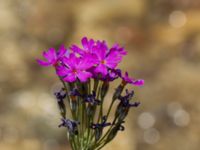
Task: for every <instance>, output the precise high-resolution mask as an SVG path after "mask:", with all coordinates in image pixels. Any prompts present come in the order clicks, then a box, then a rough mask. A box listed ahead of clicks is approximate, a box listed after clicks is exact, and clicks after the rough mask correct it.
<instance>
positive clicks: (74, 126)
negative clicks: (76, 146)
mask: <svg viewBox="0 0 200 150" xmlns="http://www.w3.org/2000/svg"><path fill="white" fill-rule="evenodd" d="M61 121H62V123H61V124H60V125H59V126H58V127H67V129H68V131H69V132H70V134H75V135H76V134H78V124H79V122H77V121H73V120H70V119H61Z"/></svg>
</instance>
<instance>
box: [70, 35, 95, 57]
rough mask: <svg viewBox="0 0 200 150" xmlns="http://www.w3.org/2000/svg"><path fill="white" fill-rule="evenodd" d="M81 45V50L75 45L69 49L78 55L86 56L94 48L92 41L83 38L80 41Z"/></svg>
mask: <svg viewBox="0 0 200 150" xmlns="http://www.w3.org/2000/svg"><path fill="white" fill-rule="evenodd" d="M81 43H82V47H83V48H79V47H78V46H76V45H72V46H71V47H70V49H71V50H72V51H73V52H75V53H78V54H80V55H84V54H88V53H93V48H94V46H95V41H94V40H93V39H89V40H88V39H87V37H83V38H82V40H81Z"/></svg>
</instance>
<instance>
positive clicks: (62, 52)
mask: <svg viewBox="0 0 200 150" xmlns="http://www.w3.org/2000/svg"><path fill="white" fill-rule="evenodd" d="M66 52H67V49H66V48H65V46H64V44H63V45H61V46H60V48H59V50H58V55H57V56H58V58H60V57H62V56H64V55H65V54H66Z"/></svg>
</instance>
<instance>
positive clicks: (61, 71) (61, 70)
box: [56, 66, 71, 76]
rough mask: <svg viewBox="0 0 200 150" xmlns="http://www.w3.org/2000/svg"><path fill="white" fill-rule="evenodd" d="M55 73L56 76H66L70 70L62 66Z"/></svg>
mask: <svg viewBox="0 0 200 150" xmlns="http://www.w3.org/2000/svg"><path fill="white" fill-rule="evenodd" d="M56 73H57V75H58V76H66V75H68V74H70V73H71V70H69V69H67V68H66V67H64V66H59V67H57V68H56Z"/></svg>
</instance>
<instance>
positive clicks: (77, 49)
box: [70, 45, 84, 55]
mask: <svg viewBox="0 0 200 150" xmlns="http://www.w3.org/2000/svg"><path fill="white" fill-rule="evenodd" d="M70 49H71V50H72V51H73V52H75V53H78V54H80V55H83V54H84V52H83V50H82V49H81V48H79V47H78V46H76V45H72V46H71V47H70Z"/></svg>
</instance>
